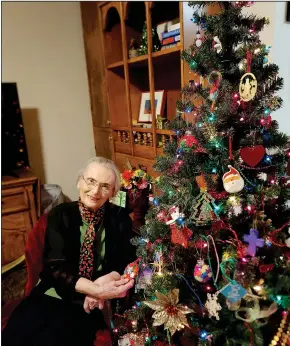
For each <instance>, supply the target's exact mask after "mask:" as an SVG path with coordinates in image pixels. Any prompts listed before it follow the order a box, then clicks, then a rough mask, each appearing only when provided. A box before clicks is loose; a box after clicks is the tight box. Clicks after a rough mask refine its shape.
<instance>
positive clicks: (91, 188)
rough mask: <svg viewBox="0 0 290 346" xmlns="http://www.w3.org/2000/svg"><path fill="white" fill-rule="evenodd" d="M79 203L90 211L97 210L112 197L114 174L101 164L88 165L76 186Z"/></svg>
mask: <svg viewBox="0 0 290 346" xmlns="http://www.w3.org/2000/svg"><path fill="white" fill-rule="evenodd" d="M77 187H78V189H79V195H80V199H81V201H82V202H83V203H84V205H85V206H86V207H87V208H88V209H90V210H97V209H99V208H100V207H101V206H102V205H103V204H104V203H105V202H106V201H107V200H108V199H110V198H111V197H113V195H114V187H115V174H114V172H113V171H112V170H111V169H110V168H108V167H106V166H103V165H102V164H99V163H95V162H93V163H91V164H89V165H88V167H87V168H86V170H85V171H84V174H83V176H82V177H80V179H79V181H78V185H77Z"/></svg>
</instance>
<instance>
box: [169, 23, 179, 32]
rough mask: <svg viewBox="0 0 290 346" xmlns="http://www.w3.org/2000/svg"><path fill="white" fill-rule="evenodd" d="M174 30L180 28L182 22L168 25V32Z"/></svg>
mask: <svg viewBox="0 0 290 346" xmlns="http://www.w3.org/2000/svg"><path fill="white" fill-rule="evenodd" d="M174 30H180V23H176V24H172V25H170V26H168V32H170V31H174Z"/></svg>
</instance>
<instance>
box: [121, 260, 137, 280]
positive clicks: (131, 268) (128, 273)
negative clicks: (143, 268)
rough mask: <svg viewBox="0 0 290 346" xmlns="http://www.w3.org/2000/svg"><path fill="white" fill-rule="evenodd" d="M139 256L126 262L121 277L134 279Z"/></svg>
mask: <svg viewBox="0 0 290 346" xmlns="http://www.w3.org/2000/svg"><path fill="white" fill-rule="evenodd" d="M139 260H140V259H139V258H138V259H137V260H136V261H134V262H132V263H130V264H128V265H127V267H126V268H125V271H124V274H123V279H129V280H131V279H135V278H136V277H137V275H138V273H139V264H138V263H139Z"/></svg>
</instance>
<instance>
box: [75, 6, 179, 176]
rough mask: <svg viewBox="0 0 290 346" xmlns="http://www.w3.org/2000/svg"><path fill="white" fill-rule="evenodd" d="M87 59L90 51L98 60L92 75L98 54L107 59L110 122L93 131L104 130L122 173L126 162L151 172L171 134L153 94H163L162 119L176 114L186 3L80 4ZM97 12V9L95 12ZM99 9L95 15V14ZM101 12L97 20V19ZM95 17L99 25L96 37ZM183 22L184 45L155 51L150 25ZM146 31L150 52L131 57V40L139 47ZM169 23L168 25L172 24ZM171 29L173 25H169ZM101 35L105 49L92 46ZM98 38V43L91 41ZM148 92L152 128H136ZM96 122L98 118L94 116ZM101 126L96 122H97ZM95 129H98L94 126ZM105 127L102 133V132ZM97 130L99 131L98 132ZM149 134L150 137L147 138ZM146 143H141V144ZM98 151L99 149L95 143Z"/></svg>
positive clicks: (93, 96) (105, 79) (105, 77)
mask: <svg viewBox="0 0 290 346" xmlns="http://www.w3.org/2000/svg"><path fill="white" fill-rule="evenodd" d="M81 8H82V17H83V27H84V32H85V34H84V37H85V44H86V57H87V61H88V60H89V59H90V58H91V54H92V52H94V54H95V57H94V59H91V60H92V62H91V63H90V66H89V67H88V74H89V72H90V71H89V68H90V69H91V70H93V71H94V68H95V62H96V56H97V55H100V52H101V54H102V57H103V66H105V67H106V68H103V72H102V73H100V74H101V76H102V81H101V82H102V83H103V85H104V92H103V93H104V97H105V98H106V101H107V104H108V107H107V108H108V109H107V119H106V121H103V122H102V123H101V126H99V127H98V128H97V130H96V131H95V142H97V140H98V139H97V138H96V136H97V135H98V134H99V132H100V131H105V132H106V135H104V136H103V137H102V138H107V137H108V138H110V139H108V141H110V142H109V144H110V148H112V150H111V152H112V154H110V158H111V159H113V160H115V161H116V163H117V164H118V166H119V168H120V169H121V170H123V169H124V164H125V163H126V160H129V161H130V163H131V165H133V166H138V165H139V164H140V165H145V166H146V167H147V168H148V172H149V173H150V174H152V175H154V176H156V172H154V171H153V168H152V166H153V163H154V160H155V157H156V156H157V155H159V154H162V152H163V149H162V147H161V148H160V147H159V146H160V139H159V137H162V138H163V140H164V136H166V138H167V137H170V135H172V131H169V130H160V129H157V126H156V121H155V119H156V109H155V102H154V93H155V91H158V90H164V91H165V95H166V99H165V107H164V113H163V114H161V116H162V117H163V118H167V119H173V118H174V117H175V116H176V111H175V105H176V101H177V100H178V99H179V98H180V89H181V86H183V79H184V77H183V75H184V66H183V61H182V60H181V59H180V52H181V51H182V50H183V48H184V43H183V3H182V2H177V1H173V2H171V1H165V2H159V1H153V2H145V1H140V2H139V1H138V2H135V1H134V2H130V1H125V2H121V1H118V2H111V1H108V2H101V3H99V4H98V3H97V2H81ZM92 8H94V11H93V10H92ZM96 9H97V11H96ZM96 12H97V16H96ZM96 18H97V20H98V23H99V28H98V30H99V31H98V33H96V31H94V30H96V29H95V27H96V24H95V23H96ZM173 21H174V23H178V22H179V23H180V43H179V44H178V45H177V46H174V47H171V48H166V49H162V50H160V51H157V52H154V51H153V43H152V27H154V26H155V27H160V25H162V23H169V22H170V23H173ZM145 23H146V27H147V42H148V46H147V49H148V52H147V54H145V55H142V56H136V57H133V58H129V47H130V42H132V39H134V40H135V41H136V42H137V43H138V44H140V43H141V39H142V31H143V28H144V24H145ZM168 25H169V24H168ZM170 25H172V24H170ZM99 37H101V49H99V50H97V49H95V48H94V47H93V43H94V44H96V42H97V38H99ZM93 38H95V41H93ZM94 83H95V80H94V79H92V80H91V82H90V93H91V103H92V104H93V103H96V102H97V100H96V98H97V97H98V95H99V94H97V93H96V92H95V93H92V92H91V90H92V88H93V87H94ZM145 92H147V93H148V92H149V93H150V101H151V115H152V119H154V120H153V122H152V127H151V128H143V127H135V126H133V124H134V123H136V122H137V123H138V122H140V121H139V112H140V105H141V98H142V93H145ZM94 116H95V118H97V117H98V114H95V115H94ZM94 123H95V124H98V123H99V122H98V120H96V119H95V120H94ZM96 127H97V126H96ZM102 129H103V130H102ZM98 131H99V132H98ZM146 135H147V136H146ZM142 144H143V145H142ZM96 148H97V145H96Z"/></svg>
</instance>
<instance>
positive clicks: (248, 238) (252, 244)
mask: <svg viewBox="0 0 290 346" xmlns="http://www.w3.org/2000/svg"><path fill="white" fill-rule="evenodd" d="M258 236H259V232H258V231H257V230H256V229H254V228H251V229H250V234H245V235H244V241H245V242H247V243H248V244H249V246H248V255H249V256H255V255H256V250H257V247H263V246H264V243H265V241H264V239H261V238H258Z"/></svg>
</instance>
